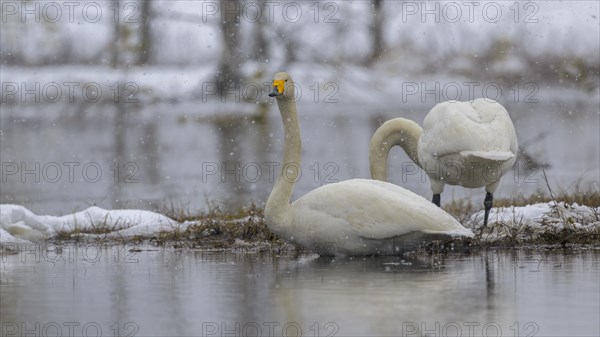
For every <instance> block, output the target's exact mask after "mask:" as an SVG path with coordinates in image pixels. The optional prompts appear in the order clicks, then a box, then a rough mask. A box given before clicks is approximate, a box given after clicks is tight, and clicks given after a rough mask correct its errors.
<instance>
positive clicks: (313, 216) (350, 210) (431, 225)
mask: <svg viewBox="0 0 600 337" xmlns="http://www.w3.org/2000/svg"><path fill="white" fill-rule="evenodd" d="M292 206H293V207H295V208H296V211H297V212H299V213H298V214H303V215H310V216H307V217H302V218H303V220H301V221H310V222H316V221H318V222H320V223H321V224H335V225H338V226H343V230H345V231H350V232H352V233H354V234H356V235H358V236H360V237H362V238H365V239H385V238H391V237H395V236H400V235H404V234H408V233H412V232H424V233H432V234H433V233H438V234H447V235H457V236H472V235H473V234H472V233H471V232H470V231H469V230H467V229H466V228H464V227H463V226H461V224H460V223H458V221H456V220H455V219H454V218H453V217H452V216H451V215H449V214H448V213H446V212H444V211H443V210H442V209H440V208H439V207H437V206H435V205H434V204H432V203H431V202H429V201H428V200H426V199H424V198H422V197H420V196H419V195H417V194H415V193H413V192H410V191H408V190H406V189H404V188H402V187H399V186H396V185H393V184H389V183H386V182H382V181H376V180H366V179H353V180H347V181H343V182H340V183H335V184H329V185H325V186H322V187H320V188H317V189H315V190H313V191H311V192H309V193H308V194H306V195H304V196H303V197H302V198H300V199H298V200H297V201H296V202H294V203H293V204H292ZM308 226H311V224H310V223H303V224H299V227H308ZM332 226H333V225H332Z"/></svg>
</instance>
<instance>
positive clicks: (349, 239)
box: [265, 73, 473, 255]
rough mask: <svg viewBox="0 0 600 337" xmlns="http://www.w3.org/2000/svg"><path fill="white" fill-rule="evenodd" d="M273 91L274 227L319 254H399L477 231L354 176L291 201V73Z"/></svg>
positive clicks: (270, 208)
mask: <svg viewBox="0 0 600 337" xmlns="http://www.w3.org/2000/svg"><path fill="white" fill-rule="evenodd" d="M273 89H274V91H273V93H272V94H271V95H272V96H276V97H277V104H278V106H279V110H280V112H281V115H282V119H283V124H284V128H285V145H284V162H283V165H282V167H283V169H282V172H281V174H280V176H279V178H278V180H277V182H276V183H275V187H274V188H273V190H272V192H271V195H270V196H269V199H268V200H267V204H266V206H265V220H266V223H267V225H268V226H269V228H270V229H271V230H273V232H275V233H276V234H278V235H280V236H282V237H283V238H285V239H287V240H290V241H293V242H296V243H298V244H300V245H302V246H305V247H308V248H310V249H312V250H314V251H316V252H318V253H320V254H344V255H371V254H383V255H388V254H396V253H399V252H402V251H405V250H406V249H412V248H414V246H415V245H416V244H419V243H421V242H422V240H429V239H433V238H440V237H448V236H466V237H470V236H472V235H473V233H471V231H469V230H467V229H465V228H464V227H463V226H461V225H460V223H458V222H457V221H456V220H455V219H454V218H453V217H452V216H450V215H449V214H448V213H446V212H444V211H443V210H441V209H440V208H438V207H435V206H434V205H432V204H431V203H430V202H429V201H427V200H426V199H424V198H422V197H420V196H418V195H417V194H414V193H412V192H410V191H408V190H406V189H404V188H402V187H399V186H396V185H393V184H389V183H386V182H381V181H376V180H367V179H352V180H347V181H343V182H339V183H335V184H328V185H325V186H322V187H319V188H317V189H315V190H313V191H311V192H309V193H307V194H305V195H304V196H303V197H301V198H299V199H298V200H296V201H295V202H293V203H292V204H290V203H289V201H290V198H291V194H292V189H293V186H294V182H295V181H296V179H297V177H298V176H297V171H295V170H293V169H289V168H290V167H291V165H292V164H294V165H299V163H300V150H301V145H300V144H301V142H300V131H299V128H298V120H297V116H296V104H295V102H294V100H293V98H294V86H293V82H292V80H291V78H290V76H289V75H288V74H286V73H278V74H276V75H275V77H274V83H273Z"/></svg>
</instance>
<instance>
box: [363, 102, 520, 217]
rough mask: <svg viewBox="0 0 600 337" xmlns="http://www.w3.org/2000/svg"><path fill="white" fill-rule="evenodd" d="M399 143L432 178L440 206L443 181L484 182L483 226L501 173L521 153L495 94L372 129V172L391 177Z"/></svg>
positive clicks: (381, 177) (478, 184) (375, 175)
mask: <svg viewBox="0 0 600 337" xmlns="http://www.w3.org/2000/svg"><path fill="white" fill-rule="evenodd" d="M395 145H400V146H401V147H402V148H403V149H404V151H405V152H406V154H407V155H408V156H409V157H410V159H411V160H412V161H414V162H415V163H416V164H417V165H419V167H421V168H422V169H423V170H425V172H426V173H427V175H428V176H429V179H430V181H431V190H432V191H433V200H432V201H433V203H434V204H436V205H437V206H440V193H442V192H443V191H444V185H445V184H446V183H447V184H450V185H460V186H463V187H468V188H477V187H482V186H485V190H486V195H485V201H484V202H483V205H484V207H485V218H484V220H483V225H484V227H485V226H487V222H488V217H489V214H490V209H491V208H492V204H493V200H494V195H493V193H494V191H495V190H496V188H497V187H498V184H499V183H500V178H501V177H502V176H503V175H504V174H505V173H506V172H507V171H508V170H509V169H510V168H511V167H512V165H513V164H514V162H515V160H516V158H517V149H518V145H517V134H516V132H515V127H514V125H513V123H512V121H511V119H510V117H509V115H508V112H506V109H504V107H503V106H502V105H501V104H500V103H498V102H495V101H493V100H490V99H483V98H478V99H476V100H474V101H471V102H457V101H448V102H443V103H440V104H438V105H436V106H435V107H433V109H431V111H430V112H429V114H427V116H426V117H425V120H424V121H423V128H421V127H420V126H419V125H418V124H417V123H415V122H413V121H411V120H408V119H404V118H395V119H392V120H389V121H387V122H385V123H383V125H381V127H379V129H377V131H375V134H374V135H373V138H372V139H371V146H370V151H369V162H370V165H371V176H372V177H373V179H377V180H383V181H385V180H387V159H388V153H389V151H390V149H391V148H392V147H393V146H395Z"/></svg>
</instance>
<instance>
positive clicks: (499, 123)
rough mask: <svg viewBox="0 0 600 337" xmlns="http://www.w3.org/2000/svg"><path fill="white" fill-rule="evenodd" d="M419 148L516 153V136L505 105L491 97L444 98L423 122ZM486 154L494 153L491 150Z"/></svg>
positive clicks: (444, 151) (436, 151)
mask: <svg viewBox="0 0 600 337" xmlns="http://www.w3.org/2000/svg"><path fill="white" fill-rule="evenodd" d="M418 147H419V152H424V153H428V154H431V155H433V156H435V157H441V156H444V155H448V154H458V153H460V152H461V151H473V152H476V153H478V156H482V153H483V152H492V153H496V154H497V153H498V152H512V153H513V154H515V155H516V153H517V136H516V132H515V128H514V125H513V123H512V121H511V119H510V116H509V115H508V112H507V111H506V109H505V108H504V107H503V106H502V105H501V104H499V103H497V102H494V101H492V100H488V99H482V98H481V99H476V100H474V101H472V102H456V101H449V102H443V103H440V104H438V105H436V106H435V107H433V109H431V111H430V112H429V114H428V115H427V116H426V117H425V120H424V122H423V135H422V136H421V139H420V140H419V145H418ZM486 156H495V155H494V154H489V155H486Z"/></svg>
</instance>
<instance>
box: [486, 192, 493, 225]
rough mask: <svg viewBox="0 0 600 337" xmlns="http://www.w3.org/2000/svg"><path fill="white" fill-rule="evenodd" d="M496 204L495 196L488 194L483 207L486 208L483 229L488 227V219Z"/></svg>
mask: <svg viewBox="0 0 600 337" xmlns="http://www.w3.org/2000/svg"><path fill="white" fill-rule="evenodd" d="M493 204H494V195H493V194H492V193H490V192H486V194H485V200H484V201H483V206H484V207H485V219H483V228H485V227H487V223H488V218H489V216H490V210H491V209H492V205H493Z"/></svg>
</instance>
